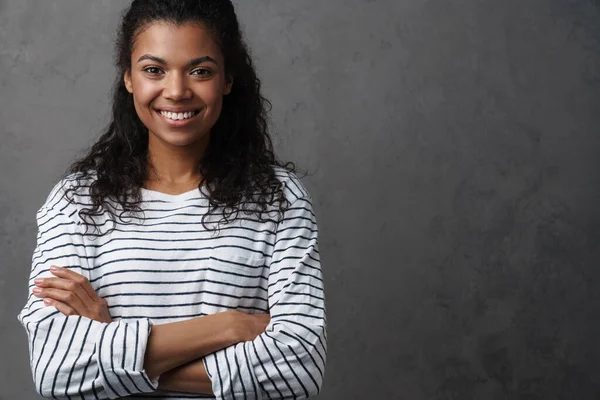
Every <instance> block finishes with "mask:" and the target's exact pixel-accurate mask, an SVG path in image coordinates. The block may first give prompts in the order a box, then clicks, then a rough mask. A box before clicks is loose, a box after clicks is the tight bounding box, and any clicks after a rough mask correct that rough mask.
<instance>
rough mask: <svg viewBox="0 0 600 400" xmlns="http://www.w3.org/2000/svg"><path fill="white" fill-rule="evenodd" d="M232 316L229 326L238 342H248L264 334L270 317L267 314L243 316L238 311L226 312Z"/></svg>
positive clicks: (243, 314)
mask: <svg viewBox="0 0 600 400" xmlns="http://www.w3.org/2000/svg"><path fill="white" fill-rule="evenodd" d="M227 312H228V313H230V314H231V315H232V316H233V321H232V323H231V326H232V328H233V330H234V332H235V333H236V337H237V339H238V341H240V342H249V341H252V340H254V339H256V337H257V336H258V335H260V334H261V333H264V332H265V329H267V326H268V325H269V322H270V321H271V316H270V315H269V314H245V313H243V312H240V311H227Z"/></svg>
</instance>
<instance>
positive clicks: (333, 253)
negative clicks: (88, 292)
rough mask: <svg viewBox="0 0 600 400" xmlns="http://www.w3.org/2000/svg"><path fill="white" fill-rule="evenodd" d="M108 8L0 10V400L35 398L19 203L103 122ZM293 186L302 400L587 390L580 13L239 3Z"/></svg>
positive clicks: (585, 95)
mask: <svg viewBox="0 0 600 400" xmlns="http://www.w3.org/2000/svg"><path fill="white" fill-rule="evenodd" d="M126 3H127V2H126V1H123V0H119V1H117V0H94V1H79V0H43V1H42V0H4V1H0V96H1V98H0V99H1V100H0V121H1V123H0V134H1V136H0V171H2V173H0V187H1V191H0V236H1V240H0V254H1V255H2V266H1V267H0V320H1V325H0V343H1V345H0V391H1V393H0V398H1V399H3V400H5V399H34V398H36V395H35V392H34V391H33V385H32V382H31V375H30V372H29V369H28V368H29V367H28V361H27V358H28V357H27V347H26V339H25V334H24V330H23V329H22V328H21V327H20V326H19V325H18V322H17V321H16V314H17V312H18V311H19V309H20V307H21V306H22V304H23V302H24V301H25V296H26V278H27V275H28V272H29V268H30V265H29V262H30V257H31V252H32V251H33V247H34V243H35V235H36V227H35V218H34V217H35V211H36V210H37V208H38V207H39V206H40V205H41V204H42V202H43V200H44V198H45V196H46V194H47V193H48V191H49V190H50V188H51V186H52V184H53V183H54V182H55V180H56V179H58V177H59V174H60V173H61V172H62V171H63V170H64V169H65V168H66V166H67V165H68V164H69V162H70V161H71V160H72V159H73V158H74V157H75V155H76V154H77V151H79V150H80V149H82V148H84V147H85V146H86V145H87V144H89V143H90V141H92V140H93V139H94V137H96V135H97V134H98V133H99V131H100V129H101V127H102V126H103V125H104V123H105V122H106V117H107V114H108V89H109V86H110V83H111V82H112V77H113V69H112V66H111V62H112V59H111V55H112V40H113V37H114V31H115V27H116V25H117V21H118V16H119V13H120V11H121V10H122V9H123V7H124V6H125V4H126ZM238 3H239V7H238V11H239V16H240V19H241V20H242V22H243V25H244V26H245V31H246V33H247V37H248V41H249V42H250V44H251V46H252V48H253V54H254V56H255V58H256V62H257V64H258V66H259V68H260V75H261V77H262V78H263V82H264V88H265V93H266V95H267V97H269V98H270V99H271V100H272V101H273V105H274V108H273V113H272V116H273V126H274V130H275V131H276V135H277V138H276V143H277V146H278V148H279V149H280V154H281V155H282V156H283V157H284V158H287V159H292V160H294V161H296V162H297V163H298V164H299V165H300V166H301V167H304V168H307V169H309V170H310V171H311V172H312V173H313V174H312V175H310V176H308V177H307V178H306V180H305V181H306V184H307V186H308V188H309V190H310V191H311V193H312V195H313V197H314V198H315V208H316V213H317V217H318V220H319V225H320V231H321V256H322V262H323V268H324V274H325V277H326V282H325V284H326V289H327V300H328V303H327V305H328V318H329V330H328V331H329V359H328V367H327V373H326V379H325V386H324V389H323V392H322V395H321V396H320V398H321V399H367V398H368V399H390V398H394V399H436V400H438V399H439V400H441V399H461V400H463V399H464V400H469V399H490V400H495V399H498V400H499V399H519V400H525V399H528V400H534V399H544V400H548V399H577V400H579V399H597V398H599V396H600V369H599V368H598V363H599V362H600V351H599V350H600V344H599V341H598V339H599V338H600V336H599V335H600V322H599V319H598V317H599V312H600V269H599V267H600V246H599V245H598V241H599V239H600V211H599V209H598V207H597V206H598V204H599V200H600V174H599V173H598V170H599V168H600V161H599V159H600V158H599V155H600V153H599V151H600V135H599V133H600V131H599V129H600V90H599V89H600V18H599V17H600V2H599V1H598V0H594V1H592V0H587V1H584V0H527V1H524V0H502V1H498V0H454V1H446V0H430V1H424V0H327V1H321V0H306V1H299V0H277V1H274V0H273V1H266V0H260V1H259V0H250V1H249V0H244V1H241V0H240V1H238Z"/></svg>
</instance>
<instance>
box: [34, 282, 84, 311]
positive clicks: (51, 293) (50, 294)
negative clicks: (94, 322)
mask: <svg viewBox="0 0 600 400" xmlns="http://www.w3.org/2000/svg"><path fill="white" fill-rule="evenodd" d="M33 294H34V295H35V296H36V297H41V298H43V299H44V300H45V299H51V300H54V301H55V302H60V303H62V304H64V305H66V306H68V307H69V308H71V309H73V310H74V311H75V312H76V313H77V315H83V314H84V313H85V312H86V308H87V307H86V306H85V304H84V303H83V302H82V301H81V299H80V298H79V296H77V295H75V294H74V293H73V292H70V291H68V290H61V289H55V288H52V287H45V288H40V287H36V288H33ZM44 303H45V304H46V305H47V302H46V301H44ZM52 305H54V304H52ZM57 308H58V307H57ZM59 311H60V310H59ZM61 312H62V311H61ZM65 315H67V314H65ZM69 315H73V314H69Z"/></svg>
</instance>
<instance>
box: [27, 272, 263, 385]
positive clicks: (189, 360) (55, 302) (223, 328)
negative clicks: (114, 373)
mask: <svg viewBox="0 0 600 400" xmlns="http://www.w3.org/2000/svg"><path fill="white" fill-rule="evenodd" d="M50 271H51V273H52V274H53V275H54V277H51V278H39V279H35V280H34V283H35V285H36V286H35V288H34V289H33V290H32V292H33V294H34V296H36V297H39V298H42V299H43V301H44V304H45V305H46V306H53V307H55V308H56V309H57V310H58V311H59V312H61V313H62V314H63V315H65V316H81V317H85V318H89V319H91V320H93V321H97V322H100V323H110V322H112V318H111V316H110V313H109V310H108V304H107V302H106V301H105V300H104V299H102V298H100V297H98V295H97V294H96V292H95V291H94V289H93V288H92V286H91V284H90V283H89V281H88V279H87V278H86V277H84V276H83V275H81V274H78V273H76V272H74V271H71V270H69V269H65V268H60V267H58V266H51V267H50ZM268 323H269V315H268V314H254V315H250V314H244V313H240V312H237V311H226V312H222V313H218V314H214V315H208V316H204V317H198V318H194V319H191V320H187V321H182V322H175V323H170V324H164V325H155V326H153V328H152V332H151V334H150V336H149V339H148V344H147V347H146V353H145V358H144V370H145V371H146V373H147V374H148V376H149V378H150V379H151V380H154V378H156V377H158V376H160V379H159V384H158V388H159V389H161V390H171V391H178V392H187V393H199V394H211V395H212V394H213V392H212V385H211V380H210V378H209V377H208V374H207V373H206V369H205V367H204V363H203V361H202V360H201V359H200V358H201V357H203V356H205V355H206V354H210V353H213V352H215V351H218V350H221V349H224V348H226V347H228V346H231V345H233V344H235V343H239V342H243V341H251V340H254V339H255V338H256V336H258V335H259V334H260V333H262V332H264V331H265V328H266V326H267V324H268Z"/></svg>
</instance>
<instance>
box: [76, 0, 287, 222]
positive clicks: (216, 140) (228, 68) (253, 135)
mask: <svg viewBox="0 0 600 400" xmlns="http://www.w3.org/2000/svg"><path fill="white" fill-rule="evenodd" d="M157 21H160V22H168V23H172V24H176V25H178V26H180V25H183V24H187V23H201V24H203V25H204V26H206V27H207V28H208V29H209V31H210V32H211V34H212V37H213V38H214V40H215V42H216V43H217V45H218V46H219V48H220V49H221V51H222V52H223V55H224V60H225V73H226V76H228V77H231V78H233V80H234V82H235V84H234V85H233V87H232V90H231V92H230V93H229V94H228V95H227V96H224V98H223V109H222V111H221V115H220V116H219V118H218V120H217V122H216V123H215V125H214V126H213V127H212V129H211V131H210V135H211V138H210V144H209V146H208V148H207V149H206V151H205V153H204V154H202V155H199V157H198V158H199V173H200V174H201V176H202V181H201V182H200V184H199V186H198V187H199V188H202V187H203V186H204V187H205V188H206V190H207V192H208V194H207V196H208V199H209V204H210V207H209V210H208V212H207V214H205V215H204V216H203V218H202V224H203V225H204V226H205V228H206V229H210V228H208V227H207V226H206V223H205V218H206V217H208V216H209V215H211V214H212V213H216V211H217V210H219V209H221V211H222V215H223V219H222V220H221V221H220V222H222V221H225V222H228V221H229V218H230V217H231V216H232V215H234V214H235V215H234V218H237V216H238V213H239V212H240V210H242V209H243V205H244V204H245V203H246V202H248V203H249V202H250V201H251V200H252V204H253V205H255V207H254V208H253V212H256V213H257V214H258V215H259V218H260V220H261V221H263V217H262V214H263V213H264V212H268V210H269V206H273V205H276V207H277V208H278V214H279V218H282V217H283V213H284V211H285V210H286V209H287V208H288V207H289V205H290V204H289V201H288V200H287V199H285V196H284V193H283V190H282V187H281V184H280V182H279V181H278V179H277V177H276V175H275V170H274V167H275V166H279V167H282V168H284V169H285V170H287V171H289V172H295V171H296V166H295V165H294V163H292V162H287V163H285V164H284V163H283V162H281V161H279V160H278V159H277V158H276V156H275V154H274V152H273V143H272V141H271V138H270V135H269V131H268V112H269V111H270V109H271V103H270V102H269V101H268V100H267V99H265V98H264V97H263V96H262V95H261V93H260V87H261V82H260V80H259V78H258V77H257V75H256V71H255V68H254V65H253V62H252V59H251V57H250V54H249V51H248V48H247V46H246V44H245V41H244V39H243V37H242V33H241V31H240V27H239V23H238V20H237V16H236V14H235V10H234V6H233V4H232V3H231V1H230V0H134V1H133V2H132V4H131V6H130V7H129V9H127V10H125V12H124V14H123V17H122V21H121V27H120V30H119V33H118V37H117V41H116V60H115V61H116V67H117V72H118V73H117V77H116V80H115V83H114V86H113V92H112V120H111V121H110V123H109V124H108V126H107V128H106V130H105V132H104V133H103V134H102V135H101V136H100V137H99V139H98V140H97V141H96V143H94V144H93V145H92V146H91V148H90V149H89V150H87V154H86V155H85V156H84V157H83V158H81V159H78V160H77V161H75V162H73V164H72V165H71V166H70V167H69V168H68V171H67V173H68V174H75V176H76V177H77V179H76V181H77V183H76V185H75V186H74V187H73V188H70V189H68V190H67V192H69V191H70V190H77V188H78V187H81V186H85V185H84V183H83V182H90V181H91V182H92V183H91V185H89V184H88V185H87V186H89V190H90V197H91V202H92V205H91V208H84V209H82V210H80V212H79V215H80V217H81V218H82V219H83V220H84V221H85V224H86V226H95V227H96V224H95V222H94V218H93V216H97V215H101V214H102V209H104V210H106V211H108V212H109V214H110V215H111V216H112V217H113V218H114V217H115V216H116V214H117V212H118V213H119V218H121V219H122V216H123V214H124V213H127V212H140V211H142V212H143V210H142V209H141V207H140V203H141V201H142V198H141V191H140V188H141V187H143V184H144V182H145V181H146V179H147V174H148V168H149V167H148V157H147V156H148V134H149V133H148V129H147V128H146V127H145V126H144V125H143V123H142V121H141V120H140V119H139V117H138V115H137V113H136V111H135V108H134V103H133V96H132V95H131V94H130V93H129V92H128V91H127V89H126V87H125V84H124V82H123V76H124V74H125V73H126V71H128V70H129V69H130V68H131V53H132V47H133V43H134V40H135V38H136V35H138V34H139V33H140V32H141V31H142V30H143V29H144V27H146V26H147V25H148V24H151V23H153V22H157ZM92 176H93V177H94V178H93V179H91V180H90V179H89V178H90V177H92ZM109 199H111V200H113V201H115V202H116V203H118V204H120V206H121V207H122V209H120V210H119V209H118V208H117V207H114V209H113V207H111V205H110V203H109V201H107V200H109ZM256 206H257V207H256ZM243 211H244V212H246V213H248V211H249V210H247V209H244V210H243Z"/></svg>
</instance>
